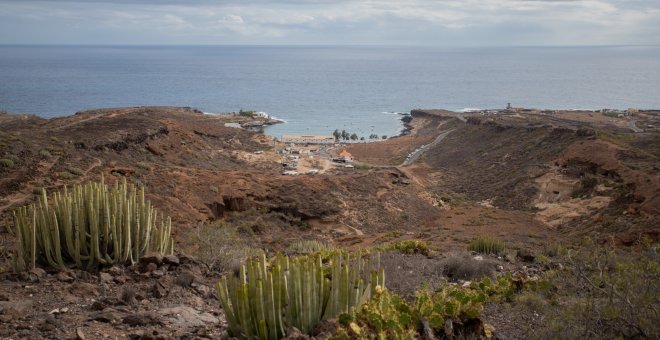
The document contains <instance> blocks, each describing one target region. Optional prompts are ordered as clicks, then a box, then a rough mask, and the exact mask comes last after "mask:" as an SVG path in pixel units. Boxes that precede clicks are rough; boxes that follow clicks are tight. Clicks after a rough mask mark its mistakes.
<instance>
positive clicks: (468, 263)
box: [442, 253, 495, 280]
mask: <svg viewBox="0 0 660 340" xmlns="http://www.w3.org/2000/svg"><path fill="white" fill-rule="evenodd" d="M442 267H443V270H442V273H443V274H444V275H445V276H447V277H448V278H450V279H453V280H474V279H481V278H483V277H484V276H488V277H493V276H494V273H495V270H494V269H495V268H494V267H495V264H494V263H493V262H491V261H488V260H475V259H474V258H473V257H472V256H471V255H469V254H465V253H463V254H450V255H449V256H448V257H447V258H446V259H445V260H444V261H443V262H442Z"/></svg>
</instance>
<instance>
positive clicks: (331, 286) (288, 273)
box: [217, 251, 385, 339]
mask: <svg viewBox="0 0 660 340" xmlns="http://www.w3.org/2000/svg"><path fill="white" fill-rule="evenodd" d="M378 262H379V261H378ZM378 265H379V264H378V263H376V264H373V263H372V261H370V260H369V259H365V258H363V256H362V254H354V255H351V254H349V253H345V252H339V251H338V252H336V253H335V254H334V255H332V256H331V257H330V259H329V260H328V261H327V263H323V259H322V256H321V255H320V254H316V255H314V256H311V255H310V256H298V257H293V258H289V257H288V256H282V255H278V256H276V257H275V258H274V259H272V263H271V264H269V263H268V262H267V260H266V256H265V255H263V254H262V255H261V257H260V259H259V260H258V261H254V260H251V259H248V261H247V263H246V264H245V265H244V266H242V267H241V269H240V272H239V275H238V277H234V276H224V277H222V279H221V280H220V282H219V283H218V286H217V289H218V297H219V298H220V302H221V304H222V308H223V309H224V311H225V315H226V317H227V321H228V322H229V331H230V333H231V335H232V336H234V337H237V338H241V339H279V338H281V337H283V336H284V335H285V332H286V329H287V328H288V327H291V326H293V327H296V328H298V329H299V330H300V331H302V332H303V333H307V334H309V333H310V332H311V331H312V330H313V329H314V326H316V324H317V323H318V322H319V321H321V320H322V319H328V318H333V317H337V316H338V315H339V314H340V313H347V312H350V311H353V310H355V308H357V307H359V306H360V305H362V304H363V303H365V302H366V301H368V300H369V298H370V297H371V295H372V294H374V293H373V291H375V289H376V287H377V286H380V287H382V286H384V283H385V282H384V281H385V273H384V271H383V270H382V269H380V270H377V269H376V268H377V267H378Z"/></svg>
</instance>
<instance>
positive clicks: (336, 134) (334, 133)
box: [332, 129, 341, 140]
mask: <svg viewBox="0 0 660 340" xmlns="http://www.w3.org/2000/svg"><path fill="white" fill-rule="evenodd" d="M332 135H333V136H335V140H339V137H341V132H339V130H337V129H335V131H333V132H332Z"/></svg>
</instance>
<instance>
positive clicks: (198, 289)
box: [195, 285, 211, 297]
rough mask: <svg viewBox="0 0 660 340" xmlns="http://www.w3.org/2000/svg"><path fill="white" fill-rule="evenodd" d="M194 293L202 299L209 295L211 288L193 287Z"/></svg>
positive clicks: (203, 286)
mask: <svg viewBox="0 0 660 340" xmlns="http://www.w3.org/2000/svg"><path fill="white" fill-rule="evenodd" d="M195 291H196V292H197V293H198V294H199V295H201V296H202V297H208V296H209V295H210V293H211V288H209V287H208V286H205V285H197V286H195Z"/></svg>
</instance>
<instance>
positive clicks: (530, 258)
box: [516, 249, 536, 262]
mask: <svg viewBox="0 0 660 340" xmlns="http://www.w3.org/2000/svg"><path fill="white" fill-rule="evenodd" d="M516 257H517V258H519V259H520V260H521V261H523V262H534V259H535V258H536V255H534V253H533V252H532V251H531V250H529V249H519V250H518V252H517V253H516Z"/></svg>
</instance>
